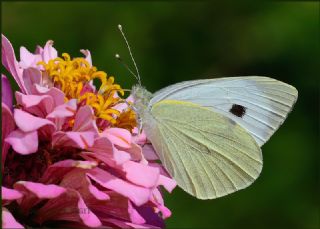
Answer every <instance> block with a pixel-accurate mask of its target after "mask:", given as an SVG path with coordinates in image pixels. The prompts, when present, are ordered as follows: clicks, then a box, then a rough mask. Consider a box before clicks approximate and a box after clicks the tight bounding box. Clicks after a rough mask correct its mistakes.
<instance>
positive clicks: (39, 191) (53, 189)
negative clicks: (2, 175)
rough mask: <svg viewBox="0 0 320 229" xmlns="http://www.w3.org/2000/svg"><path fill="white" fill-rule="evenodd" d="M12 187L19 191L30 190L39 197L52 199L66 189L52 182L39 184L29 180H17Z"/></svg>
mask: <svg viewBox="0 0 320 229" xmlns="http://www.w3.org/2000/svg"><path fill="white" fill-rule="evenodd" d="M14 188H15V189H17V190H19V191H21V192H31V193H33V194H34V195H36V197H37V198H39V199H53V198H56V197H58V196H60V195H61V194H62V193H64V192H65V191H66V190H65V188H63V187H60V186H58V185H54V184H47V185H46V184H41V183H35V182H31V181H18V182H17V183H15V184H14Z"/></svg>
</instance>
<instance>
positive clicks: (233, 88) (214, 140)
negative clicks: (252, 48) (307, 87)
mask: <svg viewBox="0 0 320 229" xmlns="http://www.w3.org/2000/svg"><path fill="white" fill-rule="evenodd" d="M119 29H120V31H121V33H122V34H123V32H122V30H121V27H120V26H119ZM123 36H124V34H123ZM124 38H125V36H124ZM125 40H126V38H125ZM126 42H127V40H126ZM127 45H128V48H129V51H130V55H131V57H132V53H131V50H130V46H129V44H128V42H127ZM118 58H119V56H118ZM132 59H133V57H132ZM133 62H134V65H135V66H136V63H135V61H134V59H133ZM136 70H137V74H138V77H137V78H138V81H139V85H136V86H134V87H133V89H132V95H133V97H134V104H133V109H134V110H135V111H136V113H137V116H138V118H139V119H138V120H139V122H140V124H141V125H142V128H143V130H144V131H145V133H146V135H147V137H148V139H149V140H150V141H151V143H152V145H153V147H154V149H155V151H156V152H157V154H158V156H159V158H160V160H161V162H162V164H163V166H164V167H165V168H166V169H167V170H168V172H169V173H170V175H171V176H172V177H173V178H174V179H175V180H176V181H177V184H178V185H179V186H180V187H181V188H182V189H184V190H185V191H186V192H188V193H190V194H191V195H193V196H195V197H197V198H199V199H213V198H217V197H221V196H224V195H227V194H230V193H232V192H235V191H237V190H240V189H243V188H246V187H247V186H249V185H250V184H251V183H252V182H253V181H254V180H256V179H257V177H258V176H259V174H260V172H261V169H262V154H261V149H260V147H261V146H262V145H263V144H264V143H265V142H266V141H267V140H268V139H269V138H270V137H271V135H272V134H273V133H274V132H275V131H276V130H277V129H278V128H279V126H280V125H281V124H282V123H283V121H284V120H285V119H286V117H287V115H288V113H289V112H290V111H291V110H292V107H293V105H294V103H295V102H296V100H297V97H298V91H297V90H296V89H295V88H294V87H293V86H290V85H288V84H286V83H283V82H280V81H278V80H275V79H272V78H268V77H261V76H245V77H229V78H220V79H206V80H194V81H186V82H182V83H177V84H174V85H171V86H169V87H166V88H164V89H162V90H160V91H158V92H156V93H154V94H151V93H150V92H148V91H147V90H146V89H144V88H143V87H142V86H141V83H140V77H139V71H138V69H137V68H136ZM133 74H134V73H133Z"/></svg>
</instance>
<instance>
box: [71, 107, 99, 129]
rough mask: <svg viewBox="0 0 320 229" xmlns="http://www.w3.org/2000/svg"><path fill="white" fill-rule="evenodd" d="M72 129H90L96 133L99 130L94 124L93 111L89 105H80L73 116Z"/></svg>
mask: <svg viewBox="0 0 320 229" xmlns="http://www.w3.org/2000/svg"><path fill="white" fill-rule="evenodd" d="M73 131H77V132H84V131H91V132H93V133H96V134H98V132H99V131H98V127H97V126H96V122H95V116H94V112H93V109H92V108H91V107H90V106H83V107H80V109H79V110H78V112H77V114H76V117H75V121H74V126H73Z"/></svg>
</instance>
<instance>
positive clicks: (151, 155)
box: [142, 144, 159, 161]
mask: <svg viewBox="0 0 320 229" xmlns="http://www.w3.org/2000/svg"><path fill="white" fill-rule="evenodd" d="M142 152H143V155H144V157H145V158H146V159H147V160H148V161H155V160H159V157H158V155H157V153H156V151H155V150H154V148H153V146H152V145H151V144H146V145H144V146H143V147H142Z"/></svg>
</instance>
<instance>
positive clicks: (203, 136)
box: [144, 100, 262, 199]
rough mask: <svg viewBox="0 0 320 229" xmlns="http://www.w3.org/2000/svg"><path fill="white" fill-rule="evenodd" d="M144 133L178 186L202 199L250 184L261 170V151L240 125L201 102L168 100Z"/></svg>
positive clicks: (157, 109)
mask: <svg viewBox="0 0 320 229" xmlns="http://www.w3.org/2000/svg"><path fill="white" fill-rule="evenodd" d="M150 115H151V116H152V121H151V120H149V121H148V122H147V123H145V125H144V130H145V131H146V134H147V136H148V138H149V139H150V141H151V143H152V144H153V146H154V148H155V150H156V152H157V153H158V155H159V157H160V159H161V161H162V163H163V164H164V166H165V167H166V169H167V170H168V172H169V173H170V174H171V175H172V176H173V177H174V179H175V180H176V181H177V183H178V185H179V186H180V187H181V188H182V189H184V190H185V191H187V192H188V193H190V194H192V195H193V196H196V197H197V198H200V199H213V198H217V197H220V196H224V195H227V194H229V193H232V192H235V191H237V190H240V189H243V188H245V187H247V186H249V185H250V184H251V183H252V182H253V181H254V180H255V179H256V178H257V177H258V176H259V174H260V171H261V169H262V155H261V150H260V148H259V146H258V144H257V143H256V141H255V140H254V138H253V137H252V136H251V135H250V134H249V133H248V132H247V131H246V130H245V129H244V128H242V127H241V126H240V125H238V124H237V123H236V122H234V121H233V120H231V119H230V118H228V117H225V116H223V115H221V114H219V113H216V112H213V111H212V110H209V109H206V108H203V107H200V106H199V105H197V104H193V103H189V102H181V101H174V100H163V101H161V102H157V103H155V104H154V105H153V107H152V109H151V113H150Z"/></svg>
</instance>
